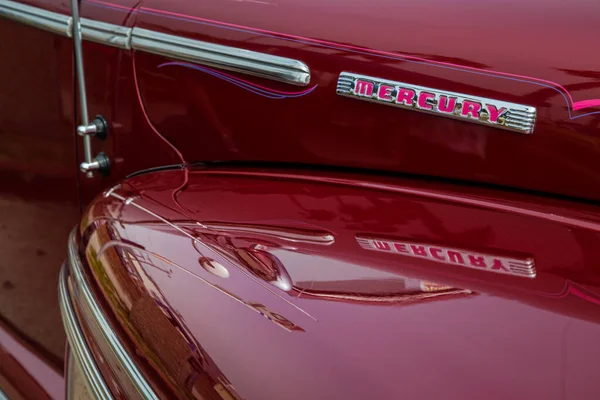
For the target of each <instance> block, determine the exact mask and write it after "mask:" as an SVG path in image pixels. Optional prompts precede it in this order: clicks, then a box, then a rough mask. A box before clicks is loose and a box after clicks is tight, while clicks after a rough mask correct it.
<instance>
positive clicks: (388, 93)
mask: <svg viewBox="0 0 600 400" xmlns="http://www.w3.org/2000/svg"><path fill="white" fill-rule="evenodd" d="M393 90H394V87H393V86H389V85H384V84H381V85H379V90H378V91H377V98H378V99H379V100H384V101H392V91H393Z"/></svg>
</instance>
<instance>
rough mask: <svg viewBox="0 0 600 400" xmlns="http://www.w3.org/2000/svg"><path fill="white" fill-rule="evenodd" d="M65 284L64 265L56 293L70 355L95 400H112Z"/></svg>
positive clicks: (65, 273) (66, 283) (65, 272)
mask: <svg viewBox="0 0 600 400" xmlns="http://www.w3.org/2000/svg"><path fill="white" fill-rule="evenodd" d="M67 286H68V282H67V270H66V265H65V266H63V268H62V269H61V271H60V280H59V283H58V293H59V301H60V311H61V315H62V319H63V324H64V327H65V331H66V333H67V340H68V341H69V345H70V347H71V351H72V354H73V355H74V357H75V358H76V359H77V362H78V363H79V365H80V366H81V369H82V371H83V374H84V376H85V379H86V382H87V384H88V385H89V388H90V390H91V391H92V394H93V395H94V397H95V398H97V399H106V400H112V398H113V396H112V395H111V393H110V390H109V388H108V386H107V385H106V383H105V382H104V379H103V378H102V375H101V374H100V371H99V370H98V367H97V366H96V362H95V361H94V358H93V357H92V353H91V352H90V349H89V348H88V345H87V343H86V341H85V337H84V335H83V332H82V331H81V327H80V326H79V323H78V321H77V314H76V313H75V309H74V308H73V303H72V299H71V295H70V294H69V289H68V287H67Z"/></svg>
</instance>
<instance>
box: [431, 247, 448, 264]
mask: <svg viewBox="0 0 600 400" xmlns="http://www.w3.org/2000/svg"><path fill="white" fill-rule="evenodd" d="M442 252H443V250H442V249H438V248H437V247H430V248H429V253H431V256H432V257H433V258H435V259H436V260H442V261H446V258H445V257H444V256H441V255H440V253H442Z"/></svg>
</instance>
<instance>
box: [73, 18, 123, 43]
mask: <svg viewBox="0 0 600 400" xmlns="http://www.w3.org/2000/svg"><path fill="white" fill-rule="evenodd" d="M131 31H132V29H131V28H127V27H125V26H119V25H113V24H107V23H106V22H99V21H94V20H91V19H87V18H81V34H82V37H83V39H84V40H88V41H90V42H96V43H100V44H104V45H107V46H112V47H118V48H120V49H125V50H130V49H131Z"/></svg>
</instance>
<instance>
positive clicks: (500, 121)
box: [337, 72, 537, 134]
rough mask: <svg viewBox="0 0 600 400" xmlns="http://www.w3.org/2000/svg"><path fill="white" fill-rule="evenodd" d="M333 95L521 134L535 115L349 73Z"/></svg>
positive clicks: (509, 106) (530, 128)
mask: <svg viewBox="0 0 600 400" xmlns="http://www.w3.org/2000/svg"><path fill="white" fill-rule="evenodd" d="M337 94H339V95H340V96H346V97H353V98H356V99H360V100H366V101H370V102H375V103H379V104H387V105H391V106H396V107H400V108H405V109H410V110H415V111H421V112H426V113H429V114H435V115H439V116H443V117H449V118H456V119H460V120H463V121H468V122H475V123H478V124H482V125H487V126H493V127H496V128H502V129H507V130H510V131H513V132H519V133H524V134H532V133H533V128H534V127H535V120H536V116H537V111H536V109H535V107H529V106H524V105H521V104H516V103H509V102H506V101H500V100H493V99H488V98H485V97H479V96H472V95H468V94H461V93H455V92H447V91H442V90H438V89H432V88H428V87H424V86H417V85H412V84H409V83H403V82H396V81H389V80H386V79H382V78H374V77H371V76H365V75H358V74H353V73H349V72H342V73H341V74H340V77H339V80H338V84H337Z"/></svg>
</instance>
